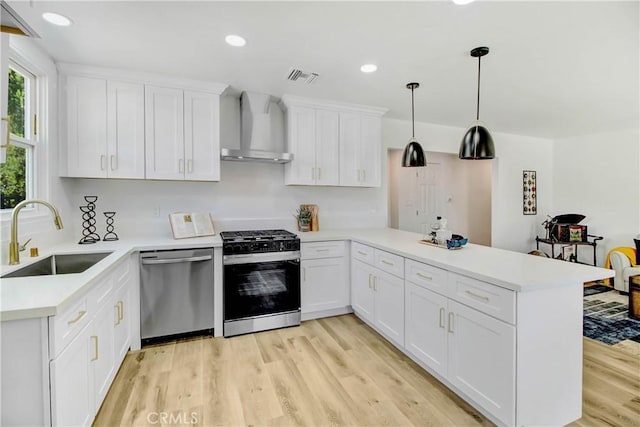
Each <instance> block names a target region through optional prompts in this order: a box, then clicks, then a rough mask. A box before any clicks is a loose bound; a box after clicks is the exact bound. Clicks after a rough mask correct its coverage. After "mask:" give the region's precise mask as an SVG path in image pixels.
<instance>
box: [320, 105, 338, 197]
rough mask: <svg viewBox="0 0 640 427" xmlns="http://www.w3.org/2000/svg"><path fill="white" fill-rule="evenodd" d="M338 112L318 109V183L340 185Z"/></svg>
mask: <svg viewBox="0 0 640 427" xmlns="http://www.w3.org/2000/svg"><path fill="white" fill-rule="evenodd" d="M339 149H340V146H339V132H338V112H336V111H329V110H317V111H316V168H317V169H316V183H317V184H318V185H338V184H339V182H340V180H339V173H340V168H339V164H340V161H339V155H340V152H339Z"/></svg>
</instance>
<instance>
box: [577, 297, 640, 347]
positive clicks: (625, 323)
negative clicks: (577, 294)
mask: <svg viewBox="0 0 640 427" xmlns="http://www.w3.org/2000/svg"><path fill="white" fill-rule="evenodd" d="M609 292H615V293H616V294H617V291H614V290H613V289H612V288H611V287H609V286H603V285H594V286H589V287H585V288H584V296H585V298H584V316H583V328H582V331H583V332H582V334H583V335H584V336H585V337H587V338H591V339H595V340H598V341H600V342H603V343H605V344H609V345H613V344H617V343H619V342H620V341H624V340H632V341H635V342H638V343H640V321H639V320H634V319H631V318H629V306H628V302H621V301H619V300H615V299H616V298H615V295H614V294H609ZM620 299H622V298H620ZM626 301H628V298H626Z"/></svg>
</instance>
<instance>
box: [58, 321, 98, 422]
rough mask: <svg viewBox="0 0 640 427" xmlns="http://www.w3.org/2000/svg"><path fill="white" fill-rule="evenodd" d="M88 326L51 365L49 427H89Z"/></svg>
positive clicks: (91, 374)
mask: <svg viewBox="0 0 640 427" xmlns="http://www.w3.org/2000/svg"><path fill="white" fill-rule="evenodd" d="M90 335H91V326H87V327H85V328H84V329H83V330H82V332H81V333H80V334H79V335H78V336H76V337H75V339H74V340H73V341H72V342H71V343H70V344H69V345H68V346H67V347H66V348H65V349H64V350H63V351H62V352H61V353H60V355H59V356H58V357H56V358H55V359H54V360H52V361H51V364H50V370H49V372H50V376H51V425H52V426H89V425H91V421H92V420H93V415H94V397H93V378H92V377H93V372H92V367H91V365H90V363H89V360H90V359H91V355H92V352H93V348H92V347H91V344H90V338H89V337H90Z"/></svg>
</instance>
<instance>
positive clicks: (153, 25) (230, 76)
mask: <svg viewBox="0 0 640 427" xmlns="http://www.w3.org/2000/svg"><path fill="white" fill-rule="evenodd" d="M639 4H640V3H639V2H638V1H624V2H613V1H602V2H595V1H567V2H559V1H550V2H542V1H494V2H491V1H477V2H476V3H472V4H470V5H467V6H456V5H454V4H452V3H451V2H450V1H447V0H443V1H426V2H397V1H393V2H306V1H305V2H266V1H259V2H243V1H235V2H207V1H197V2H186V1H173V2H167V1H162V2H151V1H145V2H112V1H107V2H95V1H91V2H89V1H82V2H77V1H76V2H49V1H47V2H40V3H36V4H35V7H36V8H41V9H42V10H43V11H44V10H47V11H55V12H59V13H62V14H64V15H67V16H68V17H70V18H71V19H72V20H73V22H74V24H73V25H72V26H71V27H68V28H59V27H54V26H51V25H49V24H47V25H46V26H45V28H44V30H43V31H42V39H41V40H40V41H39V42H40V43H41V45H42V46H43V47H44V48H45V50H47V51H48V52H49V53H50V54H51V56H52V57H53V58H54V59H55V60H57V61H63V62H72V63H82V64H91V65H99V66H109V67H117V68H126V69H134V70H140V71H150V72H156V73H162V74H169V75H179V76H182V77H189V78H197V79H206V80H213V81H218V82H221V83H227V84H230V85H231V86H232V87H233V88H234V89H236V90H245V89H246V90H257V91H262V92H267V93H272V94H274V95H276V96H281V95H282V94H284V93H289V94H294V95H300V96H307V97H313V98H322V99H330V100H335V101H344V102H351V103H358V104H365V105H373V106H381V107H387V108H389V109H390V111H389V113H388V114H387V117H393V118H402V119H410V117H411V116H410V105H411V103H410V99H411V98H410V92H409V90H407V89H405V85H406V83H408V82H411V81H417V82H419V83H420V85H421V86H420V89H418V90H417V91H416V93H415V97H416V120H418V121H422V122H429V123H436V124H442V125H450V126H459V127H466V126H467V125H469V124H470V123H471V122H472V120H473V119H474V117H475V100H476V78H477V74H476V73H477V60H476V59H473V58H471V57H470V56H469V50H470V49H472V48H474V47H476V46H483V45H484V46H489V47H490V48H491V53H490V54H489V56H486V57H484V58H483V60H482V84H481V106H480V118H481V120H483V121H484V122H485V123H486V124H487V125H488V126H489V128H490V129H492V130H493V131H498V132H508V133H514V134H521V135H531V136H538V137H547V138H558V137H563V136H575V135H583V134H589V133H597V132H603V131H608V130H615V129H626V128H637V127H638V123H639V90H640V89H639V80H640V72H639V63H640V59H639V51H640V46H639V38H640V33H639V21H640V19H639V14H640V12H639ZM231 33H233V34H240V35H242V36H243V37H245V38H246V40H247V45H246V46H245V47H243V48H233V47H231V46H228V45H227V44H226V43H225V42H224V36H225V35H227V34H231ZM370 62H372V63H375V64H377V65H378V71H377V72H376V73H373V74H368V75H365V74H363V73H361V72H360V70H359V69H360V65H362V64H364V63H370ZM291 67H297V68H301V69H303V70H309V71H313V72H317V73H319V74H320V78H319V79H318V80H317V81H316V82H315V83H314V84H312V85H304V84H302V83H299V82H289V81H287V80H286V76H287V74H288V72H289V70H290V68H291Z"/></svg>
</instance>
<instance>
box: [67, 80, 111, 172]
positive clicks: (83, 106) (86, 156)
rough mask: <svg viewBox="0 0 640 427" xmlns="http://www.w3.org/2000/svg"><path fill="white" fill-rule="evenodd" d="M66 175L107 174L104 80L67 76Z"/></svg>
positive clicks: (105, 94) (105, 90) (105, 88)
mask: <svg viewBox="0 0 640 427" xmlns="http://www.w3.org/2000/svg"><path fill="white" fill-rule="evenodd" d="M66 101H67V175H66V176H74V177H83V178H105V177H106V176H107V81H106V80H104V79H93V78H87V77H75V76H68V77H67V97H66Z"/></svg>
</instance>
